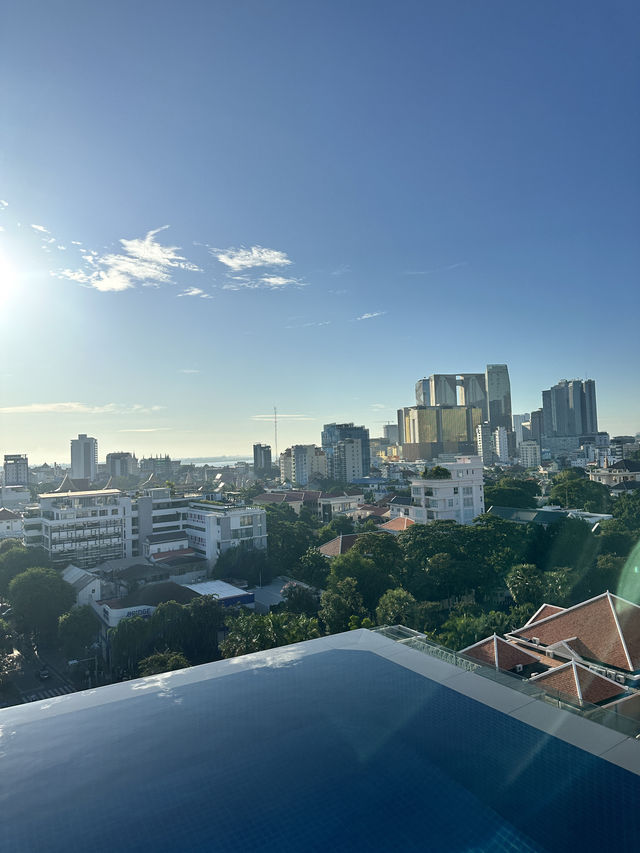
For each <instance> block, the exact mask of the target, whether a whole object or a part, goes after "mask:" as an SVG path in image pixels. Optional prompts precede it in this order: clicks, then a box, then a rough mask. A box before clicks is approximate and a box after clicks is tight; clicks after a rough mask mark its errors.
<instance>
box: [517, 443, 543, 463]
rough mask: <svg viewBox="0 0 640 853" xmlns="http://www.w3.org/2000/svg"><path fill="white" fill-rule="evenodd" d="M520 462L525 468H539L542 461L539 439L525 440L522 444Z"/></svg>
mask: <svg viewBox="0 0 640 853" xmlns="http://www.w3.org/2000/svg"><path fill="white" fill-rule="evenodd" d="M519 451H520V464H521V465H522V467H523V468H539V467H540V462H541V459H542V457H541V455H540V445H539V444H538V442H537V441H523V442H522V443H521V444H520V448H519Z"/></svg>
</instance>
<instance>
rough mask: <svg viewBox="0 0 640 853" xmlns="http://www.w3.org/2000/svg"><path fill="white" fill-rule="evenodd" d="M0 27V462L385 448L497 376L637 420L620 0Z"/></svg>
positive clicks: (637, 77) (274, 9) (297, 5)
mask: <svg viewBox="0 0 640 853" xmlns="http://www.w3.org/2000/svg"><path fill="white" fill-rule="evenodd" d="M0 14H1V19H0V73H1V79H2V87H1V88H0V128H1V129H2V130H1V134H0V146H1V149H0V199H2V202H0V208H1V210H0V227H1V228H2V229H3V230H2V231H1V232H0V252H1V253H2V254H1V255H0V263H1V264H2V266H1V267H0V294H1V295H0V299H1V300H2V308H1V314H0V323H1V325H2V365H1V367H0V371H1V376H0V382H1V395H0V439H1V440H0V445H1V446H0V452H29V453H30V454H31V456H32V457H33V459H34V460H40V459H45V458H46V459H49V460H53V459H58V460H61V461H66V460H67V458H68V452H69V445H68V441H69V439H70V438H71V437H73V436H74V435H76V434H77V433H78V432H86V433H88V434H90V435H94V436H96V437H97V438H98V440H99V443H100V456H101V458H103V457H104V454H105V453H106V452H108V451H110V450H119V449H124V450H126V449H131V450H136V451H137V453H138V455H141V454H144V453H149V452H165V451H166V452H169V453H171V454H173V455H175V456H177V457H180V456H184V457H187V456H196V455H218V454H222V453H230V454H243V455H244V454H246V453H248V452H250V448H251V444H252V442H254V441H269V442H271V440H272V436H273V432H272V426H271V424H270V422H268V421H267V420H263V419H261V417H260V416H268V415H270V413H271V412H272V408H273V406H274V405H277V406H278V410H279V413H280V416H281V417H280V442H279V443H280V447H281V448H283V447H284V446H286V445H287V444H290V443H292V442H296V441H297V442H307V441H308V442H312V441H316V442H319V439H320V430H321V427H322V424H323V423H324V422H325V421H333V420H354V421H356V422H357V423H365V424H366V425H367V426H369V427H370V428H371V430H372V433H373V434H378V433H380V432H381V423H382V422H384V421H385V420H395V412H396V409H397V408H398V407H399V406H402V405H411V404H412V403H413V402H414V397H413V386H414V383H415V381H416V379H418V378H419V377H421V376H424V375H426V374H429V373H432V372H460V371H480V370H483V369H484V365H485V364H486V363H487V362H507V363H508V365H509V368H510V372H511V384H512V397H513V408H514V411H515V412H518V411H529V410H530V409H532V408H537V407H538V406H539V405H540V392H541V390H542V389H543V388H546V387H549V386H550V385H551V384H553V383H555V382H557V381H558V380H559V379H562V378H573V377H585V376H589V377H592V378H594V379H595V380H596V383H597V393H598V403H599V414H600V425H601V428H604V429H608V430H610V431H611V432H612V433H619V432H625V433H628V432H632V433H633V432H635V431H636V430H640V380H639V378H638V368H639V363H640V358H639V355H638V331H637V330H638V317H639V309H640V289H639V286H638V285H639V270H640V249H639V245H638V234H639V233H640V159H639V154H638V152H640V121H639V114H638V107H637V104H638V95H639V88H640V73H639V72H640V61H639V59H638V50H637V46H638V38H639V34H640V5H639V4H638V3H637V2H635V0H634V1H633V2H632V0H629V2H616V0H612V1H611V2H608V3H585V2H583V0H580V2H570V0H564V2H562V3H558V2H556V0H553V2H535V3H524V2H522V3H521V2H517V3H514V2H512V0H502V2H492V0H484V2H482V3H478V2H475V0H474V2H471V0H470V2H456V0H441V2H427V0H420V2H402V0H401V2H394V3H391V2H388V3H386V2H385V3H383V2H375V0H367V2H360V0H349V2H347V3H345V2H337V0H324V2H313V3H312V2H306V1H305V0H292V2H284V0H282V2H279V1H278V0H274V1H273V2H268V0H260V2H243V0H230V2H204V0H203V1H202V2H184V0H181V2H162V1H161V0H154V2H142V0H136V2H130V0H126V2H120V0H111V2H109V3H97V2H86V0H78V2H73V0H64V2H56V0H42V2H32V0H31V1H30V0H22V2H20V3H11V4H5V5H4V7H3V10H2V12H1V13H0ZM33 226H38V227H37V228H34V227H33ZM165 226H168V227H166V228H165ZM43 229H44V230H43ZM158 229H164V230H158ZM153 232H155V233H153Z"/></svg>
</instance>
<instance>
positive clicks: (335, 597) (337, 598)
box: [318, 578, 367, 634]
mask: <svg viewBox="0 0 640 853" xmlns="http://www.w3.org/2000/svg"><path fill="white" fill-rule="evenodd" d="M320 602H321V607H320V612H319V614H318V615H319V617H320V619H321V621H322V623H323V624H324V627H325V630H326V633H327V634H338V633H339V632H340V631H347V630H348V629H349V620H350V619H351V617H352V616H356V617H358V618H359V619H362V618H363V617H364V616H366V615H367V612H366V610H365V609H364V605H363V603H362V596H361V595H360V593H359V592H358V583H357V581H356V579H355V578H343V579H342V580H338V581H337V582H336V583H335V584H333V585H332V586H331V588H330V589H327V590H325V592H323V593H322V597H321V599H320Z"/></svg>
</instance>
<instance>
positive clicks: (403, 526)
mask: <svg viewBox="0 0 640 853" xmlns="http://www.w3.org/2000/svg"><path fill="white" fill-rule="evenodd" d="M412 524H415V521H413V520H412V519H411V518H406V517H405V516H404V515H399V516H397V517H396V518H392V519H391V521H387V522H386V523H385V524H381V525H380V530H398V531H402V530H407V528H409V527H411V525H412Z"/></svg>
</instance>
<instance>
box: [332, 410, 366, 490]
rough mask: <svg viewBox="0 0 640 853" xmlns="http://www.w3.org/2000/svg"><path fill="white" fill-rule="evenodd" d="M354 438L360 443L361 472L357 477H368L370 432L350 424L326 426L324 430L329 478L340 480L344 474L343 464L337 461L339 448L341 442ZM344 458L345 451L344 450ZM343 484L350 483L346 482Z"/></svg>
mask: <svg viewBox="0 0 640 853" xmlns="http://www.w3.org/2000/svg"><path fill="white" fill-rule="evenodd" d="M348 438H352V439H357V440H359V441H360V466H359V467H360V470H361V473H360V474H358V475H357V477H368V476H369V472H370V470H371V450H370V448H369V430H368V429H367V428H366V427H363V426H356V425H355V424H353V423H348V424H336V423H333V424H325V425H324V427H323V429H322V449H323V450H324V452H325V454H326V458H327V472H328V476H329V477H331V478H332V479H334V480H340V479H341V475H342V473H344V472H343V468H344V465H343V462H342V461H340V460H337V456H338V454H337V452H336V451H337V447H338V444H339V443H340V442H341V441H345V439H348ZM342 457H344V449H343V450H342ZM343 482H350V480H346V481H344V480H343Z"/></svg>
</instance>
